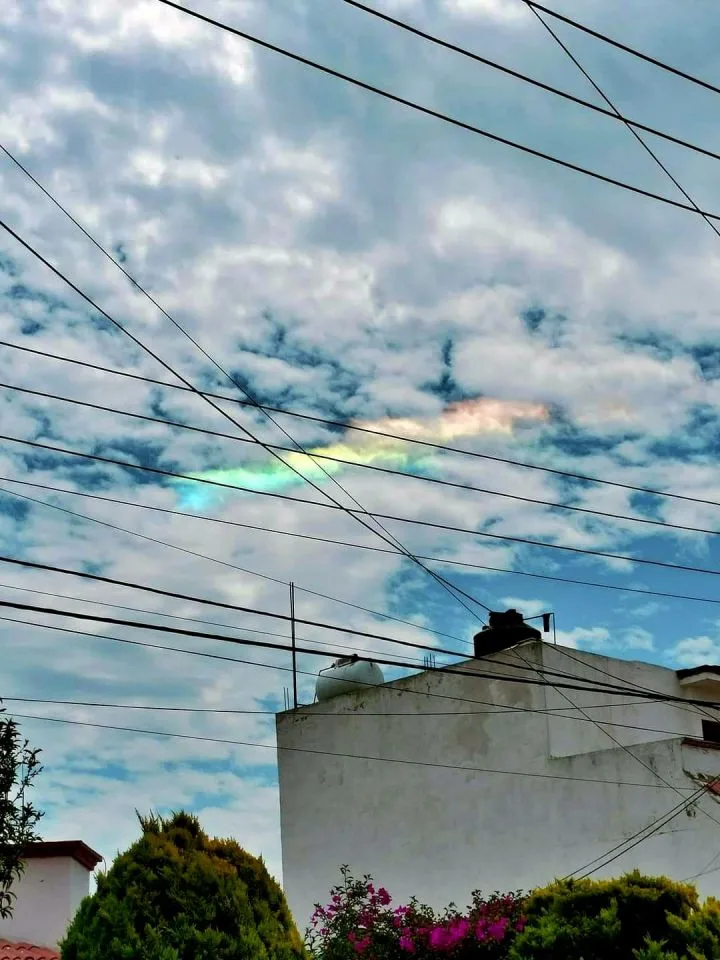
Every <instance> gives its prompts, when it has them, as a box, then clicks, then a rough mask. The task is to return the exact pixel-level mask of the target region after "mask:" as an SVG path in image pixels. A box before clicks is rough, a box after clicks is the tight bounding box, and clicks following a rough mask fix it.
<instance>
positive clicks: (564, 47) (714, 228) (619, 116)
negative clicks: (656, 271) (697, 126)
mask: <svg viewBox="0 0 720 960" xmlns="http://www.w3.org/2000/svg"><path fill="white" fill-rule="evenodd" d="M524 2H525V4H526V6H527V8H528V10H530V12H531V13H532V14H533V16H534V17H535V18H536V19H537V21H538V22H539V23H540V24H541V25H542V26H543V28H544V29H545V30H546V31H547V32H548V33H549V34H550V36H551V37H552V38H553V40H554V41H555V43H557V44H558V46H559V47H560V49H561V50H562V51H563V52H564V53H565V54H566V55H567V56H568V57H569V59H570V60H571V61H572V62H573V63H574V64H575V66H576V67H577V69H578V70H579V71H580V73H582V75H583V76H584V77H585V79H586V80H587V81H588V83H589V84H590V85H591V86H592V88H593V89H594V90H595V92H596V93H597V94H599V96H601V97H602V99H603V100H604V101H605V103H607V105H608V106H609V107H610V109H611V110H612V111H613V113H614V114H615V115H616V117H617V119H618V120H620V121H621V122H622V123H623V124H624V125H625V126H626V127H627V129H628V130H629V131H630V133H631V134H632V136H633V137H635V139H636V140H637V142H638V143H639V144H640V146H641V147H642V148H643V150H644V151H645V152H646V153H647V154H648V156H649V157H650V158H651V159H652V160H653V161H654V162H655V163H656V164H657V166H658V167H660V169H661V170H662V172H663V173H664V174H665V176H666V177H668V179H669V180H670V181H671V182H672V183H673V184H674V185H675V186H676V187H677V189H678V190H679V191H680V193H681V194H682V195H683V196H684V197H685V199H686V200H687V201H688V203H690V204H692V206H693V209H694V210H695V212H696V213H698V214H699V215H700V216H701V217H702V218H703V220H704V221H705V223H707V225H708V226H709V227H710V229H711V230H712V231H713V233H714V234H715V235H716V236H717V237H718V238H720V230H718V228H717V226H716V225H715V224H714V223H713V222H712V220H710V219H709V218H708V217H706V216H704V214H703V213H702V211H701V210H700V207H699V206H698V204H697V202H696V201H695V200H694V199H693V197H692V196H690V194H689V193H688V192H687V190H686V189H685V188H684V187H683V185H682V184H681V183H680V181H679V180H678V179H677V177H675V176H674V175H673V174H672V173H671V172H670V170H669V169H668V167H667V166H666V165H665V163H663V161H662V160H661V159H660V157H659V156H658V155H657V154H656V153H655V151H654V150H653V149H652V147H650V146H649V144H648V143H646V141H645V140H644V138H643V137H642V136H641V135H640V134H639V133H638V131H637V130H636V129H635V128H634V127H633V126H632V125H631V124H630V123H628V121H627V120H626V119H625V118H624V117H623V115H622V114H621V113H620V111H619V110H618V108H617V107H616V106H615V104H614V103H613V102H612V100H610V98H609V97H608V96H607V94H606V93H605V92H604V91H603V90H602V89H601V88H600V87H599V86H598V84H597V83H596V82H595V80H593V78H592V77H591V76H590V74H589V73H588V72H587V70H586V69H585V68H584V67H583V65H582V64H581V63H580V61H579V60H578V59H577V57H576V56H575V55H574V54H573V52H572V51H571V50H570V48H569V47H568V46H567V45H566V44H565V43H564V42H563V41H562V40H561V39H560V37H559V36H558V34H557V33H555V31H554V30H553V28H552V27H551V26H550V24H549V23H547V22H546V21H545V20H544V19H543V17H542V15H541V14H540V13H539V12H538V11H537V10H536V9H535V6H534V4H533V3H532V2H530V0H524Z"/></svg>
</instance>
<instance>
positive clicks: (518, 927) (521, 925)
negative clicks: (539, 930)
mask: <svg viewBox="0 0 720 960" xmlns="http://www.w3.org/2000/svg"><path fill="white" fill-rule="evenodd" d="M526 926H527V920H526V919H525V917H520V919H519V920H518V922H517V923H516V924H515V929H516V930H517V932H518V933H522V932H523V930H524V929H525V927H526Z"/></svg>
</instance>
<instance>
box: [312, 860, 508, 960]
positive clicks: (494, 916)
mask: <svg viewBox="0 0 720 960" xmlns="http://www.w3.org/2000/svg"><path fill="white" fill-rule="evenodd" d="M341 873H342V877H343V883H342V884H340V885H339V886H337V887H335V888H333V890H332V891H331V898H330V903H328V904H327V906H321V905H320V904H316V907H315V912H314V914H313V917H312V920H311V925H310V929H309V930H308V933H307V942H308V946H309V947H310V950H311V952H312V953H313V955H314V956H315V958H316V960H440V958H443V960H474V958H478V960H479V958H482V960H502V958H504V957H505V956H506V954H507V951H508V948H509V946H510V943H511V942H512V940H513V939H514V937H515V935H516V934H517V933H519V932H521V931H522V930H523V928H524V926H525V918H524V916H523V914H522V899H521V897H520V895H519V894H517V893H513V894H506V895H504V896H503V895H500V894H498V893H496V894H493V895H492V896H491V897H489V898H483V897H482V895H481V893H480V891H474V892H473V895H472V902H471V904H470V905H469V907H468V908H467V910H466V911H465V912H460V911H458V909H457V908H456V906H455V904H450V905H449V906H448V907H447V908H446V910H445V911H444V912H443V913H442V914H437V913H436V912H435V911H434V910H432V909H431V908H430V907H427V906H425V905H423V904H420V903H419V902H418V901H417V900H416V899H415V898H413V899H411V900H410V901H409V903H408V904H406V905H401V906H393V903H392V898H391V896H390V894H389V893H388V892H387V890H386V889H385V888H384V887H376V885H375V884H374V883H373V880H372V877H370V876H369V875H366V876H364V877H363V878H362V879H361V880H356V879H354V878H353V877H352V876H351V874H350V871H349V869H348V867H346V866H345V867H343V868H342V870H341Z"/></svg>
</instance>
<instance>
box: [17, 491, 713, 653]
mask: <svg viewBox="0 0 720 960" xmlns="http://www.w3.org/2000/svg"><path fill="white" fill-rule="evenodd" d="M0 482H5V483H16V484H21V485H22V486H26V487H35V488H37V489H40V490H47V491H50V492H53V493H61V494H66V495H67V496H71V497H83V498H85V499H89V500H99V501H102V502H105V503H115V504H120V505H122V506H125V507H132V508H133V509H136V510H150V511H154V512H157V513H164V514H169V515H170V516H176V517H188V518H189V519H191V520H199V521H201V522H203V523H218V524H222V525H225V526H231V527H239V528H241V529H243V530H257V531H260V532H262V533H271V534H277V535H278V536H283V537H296V538H298V539H301V540H314V541H316V542H319V543H329V544H334V545H335V546H339V547H348V548H351V549H355V550H370V551H372V552H373V553H383V554H389V555H391V556H395V555H396V551H394V550H388V549H387V548H385V547H374V546H372V545H370V544H365V543H354V542H352V541H348V540H337V539H334V538H333V537H320V536H317V535H315V534H310V533H298V532H296V531H294V530H278V529H277V528H275V527H267V526H264V525H260V524H254V523H242V522H241V521H239V520H227V519H224V518H222V517H208V516H205V515H203V514H197V513H188V512H187V511H184V510H172V509H170V508H169V507H160V506H156V505H154V504H149V503H138V502H137V501H134V500H123V499H121V498H119V497H106V496H103V495H102V494H98V493H90V492H88V491H84V490H70V489H68V488H67V487H57V486H53V485H51V484H47V483H35V482H33V481H31V480H18V479H16V478H14V477H3V476H0ZM3 492H4V493H9V492H10V491H8V490H4V491H3ZM41 502H42V503H45V505H46V506H51V504H48V503H47V502H46V501H41ZM79 516H85V514H79ZM86 519H91V518H90V517H87V518H86ZM408 522H410V521H408ZM417 556H419V557H420V559H421V560H429V561H431V562H433V563H447V564H450V565H452V566H455V567H463V568H466V569H468V570H485V571H489V572H492V573H511V574H513V576H518V577H531V578H533V579H535V580H549V581H552V582H557V583H569V584H574V585H575V586H582V587H596V588H598V589H601V590H617V591H620V592H621V593H636V594H640V595H642V596H650V597H662V598H665V599H669V600H686V601H689V602H692V603H711V604H720V599H718V598H717V597H696V596H693V595H691V594H686V593H668V592H667V591H664V590H649V589H645V588H642V587H622V586H619V585H618V584H614V583H600V582H598V581H596V580H578V579H574V578H572V577H559V576H554V575H552V574H549V573H532V572H530V571H528V570H519V569H517V568H516V567H513V568H510V567H495V566H491V565H490V564H485V563H470V562H468V561H464V560H453V559H452V558H450V557H432V556H426V555H425V554H421V553H419V554H417ZM297 589H298V590H300V589H303V590H304V591H305V592H306V593H311V594H315V595H316V596H321V597H324V598H325V599H329V600H334V601H335V602H337V603H342V604H345V605H347V606H351V607H358V608H359V609H361V610H364V611H365V612H366V613H373V614H374V615H375V616H379V617H384V618H386V619H389V620H400V618H398V617H392V616H391V615H390V614H387V613H380V612H379V611H377V610H370V609H369V608H367V607H360V606H359V605H358V604H354V603H350V601H348V600H340V599H339V598H338V597H330V596H327V595H325V594H317V593H316V591H314V590H308V589H307V588H306V587H305V588H300V587H297ZM400 622H402V623H408V624H410V625H411V626H418V625H417V624H414V623H412V621H410V620H407V621H405V620H400ZM423 629H424V630H427V631H428V632H429V633H435V634H437V635H438V636H443V637H448V638H449V639H450V640H460V639H461V638H459V637H455V636H453V635H452V634H446V633H442V632H441V631H439V630H434V629H431V628H430V627H425V626H424V627H423Z"/></svg>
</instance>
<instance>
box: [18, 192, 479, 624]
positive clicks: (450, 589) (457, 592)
mask: <svg viewBox="0 0 720 960" xmlns="http://www.w3.org/2000/svg"><path fill="white" fill-rule="evenodd" d="M45 192H46V193H47V191H45ZM61 209H63V212H65V213H67V211H66V210H64V208H62V207H61ZM68 215H69V214H68ZM71 219H72V220H73V222H74V223H76V224H77V225H78V226H79V223H78V222H77V221H76V220H75V219H74V218H72V217H71ZM0 227H2V228H3V229H4V230H5V231H6V232H7V233H9V234H10V236H12V237H13V238H14V239H15V240H16V241H17V242H18V243H19V244H20V245H21V246H22V247H24V248H25V250H27V251H28V252H29V253H30V254H31V255H32V256H34V257H35V258H36V259H37V260H39V261H40V262H41V263H42V264H43V265H44V266H45V267H47V269H48V270H50V271H51V273H53V274H54V276H56V277H57V278H58V279H60V280H62V281H63V282H64V283H65V284H66V285H67V286H69V287H70V289H71V290H73V291H74V292H75V293H76V294H77V295H78V296H80V297H82V299H83V300H85V301H86V303H88V304H89V305H90V306H91V307H92V308H93V309H94V310H96V311H97V312H98V313H99V314H101V316H103V317H105V318H106V320H108V321H109V322H110V323H111V324H112V325H113V326H114V327H115V328H116V329H117V330H119V331H120V332H121V333H123V334H124V335H125V336H126V337H128V338H129V339H130V340H132V342H133V343H134V344H136V346H138V347H140V349H141V350H143V351H144V352H145V353H146V354H147V355H148V356H149V357H152V358H153V360H155V361H156V362H157V363H159V364H160V365H161V366H162V367H164V369H165V370H167V371H168V372H169V373H171V374H172V375H173V376H174V377H176V378H177V379H178V380H180V381H181V382H182V383H184V384H185V386H186V387H188V388H189V389H190V390H192V392H193V393H194V394H195V395H196V396H198V397H199V398H200V399H201V400H204V401H205V403H207V404H208V405H209V406H210V407H211V408H212V409H213V410H215V411H216V412H217V413H219V414H220V415H221V416H222V417H224V418H225V419H226V420H228V421H229V422H230V423H232V424H233V425H234V426H235V427H237V428H238V429H239V430H241V431H242V432H243V433H244V434H246V435H247V436H249V437H250V438H252V439H253V440H255V441H256V442H257V443H259V444H260V445H261V446H262V447H263V448H264V449H265V450H266V452H267V453H269V454H270V455H271V456H272V457H274V458H275V459H276V460H277V461H279V462H280V463H282V464H284V466H285V467H286V468H287V469H289V470H291V471H292V472H293V473H294V474H296V475H297V476H298V477H299V478H300V479H301V480H303V481H305V483H308V484H309V485H310V486H311V487H312V488H313V489H314V490H316V491H317V492H318V493H319V494H321V496H323V497H326V498H327V499H328V500H329V501H330V502H331V503H333V504H335V505H336V506H337V507H338V508H339V509H341V510H345V512H346V513H348V516H352V517H353V519H354V520H356V521H357V522H358V523H359V524H360V525H361V526H362V527H365V529H366V530H369V531H370V532H371V533H373V534H374V535H375V536H377V537H380V539H381V540H383V541H384V542H385V543H388V544H390V545H391V546H392V545H394V546H396V547H397V550H398V552H399V553H401V554H403V555H404V556H406V557H407V559H408V560H411V561H412V562H413V563H415V564H416V565H417V566H418V567H419V568H420V569H421V570H423V571H424V572H425V573H427V574H428V576H430V577H431V578H432V579H433V580H435V582H436V583H437V584H438V585H439V586H440V587H442V589H443V590H445V591H446V592H447V593H449V594H450V596H451V597H452V598H453V599H454V600H456V601H457V602H458V603H459V604H460V605H461V606H462V607H464V609H465V610H466V611H467V612H468V613H469V614H470V615H471V616H473V617H475V618H476V619H477V620H479V621H480V622H481V623H484V621H483V620H482V618H481V617H480V616H479V615H478V613H477V611H476V610H474V609H473V608H472V607H469V606H468V605H467V603H466V602H465V600H463V597H465V598H467V599H468V600H470V601H471V602H472V603H475V604H477V605H478V606H480V607H482V608H483V609H484V610H486V611H488V612H490V607H488V606H487V604H485V603H483V602H482V601H480V600H477V599H476V598H475V597H473V596H471V594H469V593H467V592H466V591H465V590H463V589H462V588H461V587H458V586H457V585H456V584H454V583H452V582H451V581H449V580H447V579H446V578H445V577H443V576H442V575H441V574H439V573H436V572H435V571H434V570H431V569H430V568H429V567H426V566H425V564H424V563H423V562H422V561H421V560H418V558H417V557H415V556H413V554H412V553H410V551H409V550H408V549H407V548H406V547H405V546H404V545H403V544H402V543H401V542H400V540H398V538H397V537H396V536H394V534H392V533H390V532H389V531H387V530H386V529H385V527H384V526H383V525H382V523H381V522H380V521H379V520H378V518H377V517H373V516H372V515H371V514H369V513H368V512H367V511H365V510H364V508H363V506H362V504H361V503H360V502H359V500H357V499H356V498H355V497H354V496H353V495H352V494H351V493H350V491H349V490H347V489H346V488H345V487H344V486H343V485H342V484H341V483H340V481H339V480H337V479H336V478H334V477H332V476H331V475H330V474H329V473H328V472H327V470H325V468H324V467H323V466H322V464H318V466H319V468H320V469H321V470H322V472H323V473H324V474H325V475H326V476H327V477H328V479H329V480H330V481H331V482H332V483H334V484H335V485H336V486H337V487H338V488H339V489H340V490H342V491H343V493H344V494H345V495H346V496H347V497H349V498H350V499H351V500H352V501H353V503H355V505H356V506H357V507H358V508H359V509H360V510H361V511H362V512H363V514H365V515H367V516H368V517H369V518H370V519H371V520H372V522H374V523H375V524H376V525H377V526H378V527H379V528H380V529H379V530H378V529H375V527H373V526H372V524H371V523H368V522H367V521H366V520H364V519H363V517H362V516H358V515H356V514H351V513H349V512H348V509H347V507H345V506H344V505H343V504H341V503H340V501H339V500H336V499H335V498H334V497H333V496H332V495H331V494H330V493H328V491H327V490H323V488H322V487H320V486H319V485H318V484H316V483H315V482H314V481H313V480H311V479H310V478H309V477H306V476H305V475H304V474H303V473H301V472H300V470H298V469H297V468H296V467H294V466H293V465H292V464H291V463H288V462H287V461H286V460H283V458H282V457H281V456H280V454H279V453H276V452H275V451H274V450H273V449H272V448H271V447H269V446H268V445H267V444H266V443H264V442H263V441H262V440H260V439H259V438H258V437H256V436H255V435H254V434H253V433H252V432H251V431H250V430H249V429H248V428H247V427H245V426H243V424H242V423H240V421H239V420H236V419H235V417H233V416H232V415H231V414H229V413H228V412H227V411H226V410H224V409H223V408H222V407H221V406H219V405H218V404H217V403H215V401H214V400H212V399H211V398H210V397H208V396H206V395H205V394H203V393H202V392H201V391H200V390H198V389H197V387H195V385H194V384H193V383H192V382H191V381H190V380H188V379H187V377H184V376H183V375H182V374H181V373H179V372H178V371H177V370H175V369H174V368H173V367H172V366H171V365H170V364H169V363H167V361H165V360H163V359H162V358H161V357H160V356H159V355H158V354H157V353H156V352H155V351H154V350H152V349H151V348H150V347H148V346H147V345H146V344H145V343H143V341H142V340H140V338H139V337H137V336H135V334H133V333H132V332H131V331H130V330H129V329H128V328H127V327H125V326H124V325H123V324H122V323H120V321H119V320H116V319H115V318H114V317H111V316H110V314H109V313H108V312H107V311H106V310H103V308H102V307H100V306H99V304H97V303H96V302H95V301H94V300H93V299H92V298H91V297H90V296H89V295H88V294H86V293H85V292H84V291H83V290H82V289H81V288H80V287H79V286H78V285H77V284H75V283H73V282H72V281H71V280H70V279H69V277H67V276H65V274H63V273H62V271H60V270H59V269H58V268H57V267H55V266H54V265H53V264H52V263H50V261H49V260H48V259H47V258H45V257H43V256H42V254H41V253H40V252H39V250H37V249H36V248H35V247H33V246H32V244H30V243H28V241H26V240H24V239H23V238H22V237H21V236H20V235H19V234H18V233H17V232H16V231H15V230H13V229H12V228H11V227H10V226H9V225H8V224H7V223H5V222H4V221H3V220H0ZM81 229H82V228H81ZM83 232H84V233H85V235H86V236H88V237H89V236H90V235H89V234H88V233H87V231H85V230H83ZM91 239H92V238H91ZM93 242H94V243H95V245H96V246H97V247H99V248H100V249H101V250H102V252H103V253H104V254H105V255H106V256H107V257H109V259H110V260H111V261H112V262H113V263H114V264H115V265H116V266H117V267H118V268H119V269H120V270H121V271H122V272H123V274H125V276H126V277H129V279H131V280H133V283H134V284H135V287H136V288H137V289H138V290H140V291H141V292H142V293H144V294H145V296H147V297H148V299H150V301H151V302H152V303H153V304H154V305H155V306H156V307H157V308H158V309H159V310H160V311H161V312H162V313H163V315H164V316H165V317H167V319H168V320H169V321H170V322H171V323H172V324H173V326H174V327H175V328H176V329H177V330H179V331H180V332H181V333H182V334H183V335H184V336H185V337H186V338H187V339H188V340H189V341H190V342H191V343H192V344H193V345H194V346H195V347H196V349H198V350H199V351H200V352H201V353H202V355H203V356H204V357H206V358H207V359H208V360H209V361H210V362H211V363H212V364H213V365H214V366H215V367H216V368H217V369H218V370H219V371H221V373H223V374H224V375H225V376H226V377H227V378H228V380H230V382H231V383H232V384H234V385H235V387H237V388H238V389H239V390H240V391H241V392H242V393H243V394H244V395H245V397H246V398H247V400H248V401H249V402H250V403H251V404H252V406H254V407H255V408H256V409H258V410H260V411H261V412H262V413H263V414H264V415H265V416H266V417H267V418H268V419H269V420H270V421H271V422H272V423H273V424H274V425H275V426H276V427H277V428H278V429H279V430H281V431H282V433H284V434H285V436H286V437H287V438H288V439H289V440H292V442H293V443H294V444H295V445H296V446H297V448H298V450H299V451H300V452H301V453H305V450H304V449H303V447H302V446H301V445H300V444H299V443H298V442H297V441H296V440H295V439H294V437H292V436H291V434H290V433H288V431H287V430H286V429H285V428H284V427H283V426H282V425H281V424H279V423H278V422H277V421H276V420H275V419H274V418H273V416H272V414H271V413H269V412H268V411H267V410H265V409H263V407H262V405H261V404H260V403H258V401H257V400H256V399H255V397H254V396H253V395H252V394H251V393H250V392H249V390H248V389H247V388H246V387H243V386H242V385H241V384H240V383H238V382H237V381H236V380H235V379H234V378H233V377H232V376H231V375H230V373H229V372H228V371H227V370H225V368H224V367H222V366H221V365H220V364H219V363H218V362H217V360H215V359H214V358H213V357H212V356H211V355H210V354H209V353H208V351H207V350H205V348H204V347H203V346H202V345H201V344H200V343H199V342H198V341H197V340H196V339H195V338H194V337H193V336H192V335H191V334H190V333H189V332H188V331H187V330H186V329H185V327H183V326H182V324H180V323H178V321H177V320H175V319H174V317H172V316H171V315H170V314H169V313H168V312H167V311H166V310H164V309H163V308H162V307H161V306H160V305H159V304H158V303H157V302H156V301H155V300H154V299H153V298H152V297H151V296H150V295H149V294H148V293H147V291H146V290H145V289H144V288H143V287H141V286H140V284H139V283H137V281H135V280H134V279H133V278H132V277H130V275H129V274H128V272H127V271H126V270H125V269H124V268H123V267H122V265H121V264H120V263H119V262H118V261H116V260H115V259H114V258H113V257H112V256H111V255H110V254H109V253H108V252H107V251H106V250H105V249H104V248H103V247H101V246H100V244H99V243H98V242H97V241H93ZM305 455H306V456H307V455H308V454H307V453H305Z"/></svg>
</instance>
